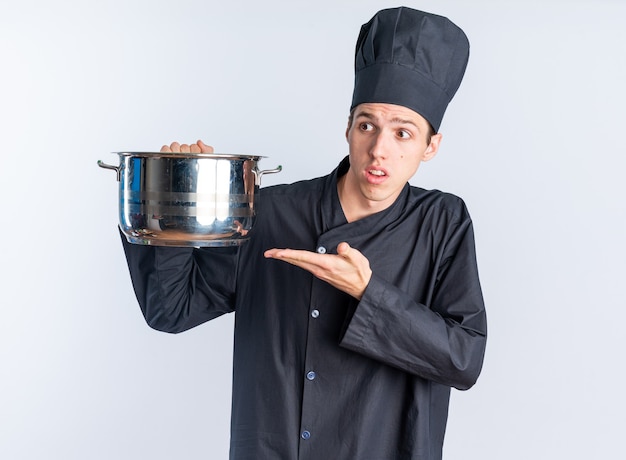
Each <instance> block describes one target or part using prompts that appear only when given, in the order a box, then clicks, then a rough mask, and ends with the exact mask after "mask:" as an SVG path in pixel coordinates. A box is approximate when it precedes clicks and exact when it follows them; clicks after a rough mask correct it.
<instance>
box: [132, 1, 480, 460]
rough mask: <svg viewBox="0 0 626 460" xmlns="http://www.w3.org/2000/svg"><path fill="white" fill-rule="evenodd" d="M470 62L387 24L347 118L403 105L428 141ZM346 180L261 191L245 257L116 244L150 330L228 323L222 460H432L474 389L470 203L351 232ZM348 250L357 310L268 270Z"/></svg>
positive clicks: (410, 19) (403, 214)
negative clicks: (275, 256) (461, 401)
mask: <svg viewBox="0 0 626 460" xmlns="http://www.w3.org/2000/svg"><path fill="white" fill-rule="evenodd" d="M468 50H469V45H468V43H467V39H466V37H465V35H464V34H463V32H462V31H461V30H460V29H459V28H458V27H456V26H455V25H454V24H453V23H452V22H450V21H449V20H448V19H446V18H443V17H441V16H436V15H432V14H428V13H424V12H420V11H416V10H412V9H408V8H394V9H388V10H383V11H380V12H378V13H377V14H376V15H375V16H374V17H373V18H372V20H371V21H369V22H368V23H367V24H365V25H364V26H363V27H362V29H361V33H360V35H359V39H358V42H357V53H356V61H355V62H356V79H355V91H354V98H353V107H356V106H357V105H358V104H360V103H363V102H386V103H393V104H400V105H404V106H406V107H409V108H412V109H413V110H415V111H416V112H418V113H421V114H422V115H423V116H424V117H425V118H426V119H427V120H428V121H429V122H430V123H431V125H433V127H434V129H435V130H437V129H438V128H439V124H440V122H441V118H442V117H443V113H444V111H445V108H446V106H447V104H448V102H449V101H450V100H451V98H452V96H453V95H454V93H455V92H456V89H457V88H458V86H459V84H460V81H461V79H462V76H463V73H464V71H465V65H466V63H467V56H468ZM348 168H349V160H348V158H345V159H343V160H342V161H341V162H340V164H339V166H338V167H337V168H336V169H335V170H334V171H333V172H332V173H330V174H329V175H327V176H325V177H320V178H316V179H311V180H306V181H301V182H297V183H294V184H290V185H280V186H273V187H265V188H263V189H261V191H260V194H259V200H258V202H257V219H256V221H255V224H254V227H253V228H252V230H251V231H250V232H249V236H250V239H249V241H248V242H246V243H245V244H243V245H241V246H237V247H221V248H203V249H196V248H171V247H154V246H141V245H135V244H130V243H128V242H127V241H126V240H125V239H124V238H123V239H122V240H123V244H124V249H125V254H126V257H127V261H128V266H129V269H130V274H131V277H132V282H133V286H134V289H135V292H136V295H137V299H138V302H139V305H140V306H141V309H142V311H143V314H144V316H145V318H146V321H147V322H148V324H149V325H150V326H151V327H153V328H155V329H158V330H162V331H167V332H181V331H184V330H187V329H189V328H192V327H195V326H197V325H199V324H201V323H203V322H205V321H208V320H211V319H213V318H215V317H218V316H220V315H222V314H224V313H229V312H234V314H235V331H234V332H235V334H234V363H233V366H234V372H233V389H232V397H233V402H232V419H231V449H230V458H231V459H236V460H242V459H250V460H264V459H280V460H291V459H294V460H295V459H302V460H305V459H306V460H327V459H328V460H330V459H332V460H342V459H346V460H347V459H351V460H352V459H356V460H368V459H369V460H385V459H389V460H392V459H393V460H402V459H407V460H408V459H412V460H418V459H419V460H427V459H428V460H434V459H440V458H441V455H442V446H443V439H444V432H445V426H446V421H447V412H448V402H449V396H450V388H451V387H455V388H458V389H462V390H463V389H467V388H469V387H471V386H472V385H473V384H474V383H475V381H476V379H477V378H478V375H479V373H480V370H481V366H482V362H483V356H484V350H485V342H486V317H485V309H484V304H483V299H482V294H481V289H480V283H479V278H478V271H477V266H476V257H475V249H474V235H473V228H472V221H471V219H470V216H469V214H468V212H467V209H466V207H465V205H464V203H463V201H462V200H461V199H460V198H458V197H456V196H454V195H451V194H447V193H443V192H440V191H436V190H434V191H427V190H424V189H421V188H418V187H414V186H410V185H409V184H406V185H405V187H404V188H403V190H402V192H401V193H400V195H399V197H398V198H397V200H396V201H395V202H394V203H393V204H392V205H391V206H390V207H388V208H387V209H385V210H383V211H381V212H378V213H375V214H372V215H370V216H368V217H365V218H363V219H360V220H357V221H355V222H350V223H349V222H347V220H346V217H345V216H344V213H343V211H342V207H341V204H340V202H339V196H338V192H337V180H338V178H340V177H341V176H342V175H344V174H345V173H346V172H347V170H348ZM344 241H345V242H348V243H349V244H350V246H351V247H353V248H356V249H358V250H359V251H360V252H362V253H363V254H364V255H365V257H367V259H368V260H369V262H370V266H371V269H372V272H373V275H372V278H371V280H370V282H369V284H368V286H367V288H366V290H365V292H364V294H363V296H362V298H361V300H360V301H359V300H356V299H355V298H352V297H351V296H349V295H348V294H346V293H344V292H342V291H339V290H337V289H335V288H334V287H332V286H331V285H329V284H327V283H326V282H324V281H321V280H319V279H318V278H315V277H314V276H313V275H311V274H310V273H309V272H308V271H305V270H302V269H300V268H298V267H295V266H293V265H290V264H287V263H284V262H280V261H277V260H272V259H266V258H264V257H263V253H264V251H265V250H267V249H269V248H292V249H305V250H310V251H317V252H318V253H336V249H337V245H338V244H339V243H340V242H344ZM172 397H173V396H172ZM164 404H168V405H169V404H172V401H167V402H165V403H164Z"/></svg>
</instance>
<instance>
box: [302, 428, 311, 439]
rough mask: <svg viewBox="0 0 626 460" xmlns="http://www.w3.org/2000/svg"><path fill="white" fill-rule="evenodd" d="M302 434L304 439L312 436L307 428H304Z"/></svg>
mask: <svg viewBox="0 0 626 460" xmlns="http://www.w3.org/2000/svg"><path fill="white" fill-rule="evenodd" d="M300 436H302V439H309V438H310V437H311V433H309V432H308V431H307V430H304V431H303V432H302V434H301V435H300Z"/></svg>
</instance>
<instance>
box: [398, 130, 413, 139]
mask: <svg viewBox="0 0 626 460" xmlns="http://www.w3.org/2000/svg"><path fill="white" fill-rule="evenodd" d="M398 137H399V138H400V139H410V138H411V133H410V132H408V131H407V130H406V129H401V130H399V131H398Z"/></svg>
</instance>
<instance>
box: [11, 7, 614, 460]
mask: <svg viewBox="0 0 626 460" xmlns="http://www.w3.org/2000/svg"><path fill="white" fill-rule="evenodd" d="M404 3H405V4H406V5H407V6H413V7H416V8H419V9H424V10H427V11H432V12H436V13H439V14H443V15H447V16H448V17H450V18H451V19H452V20H454V21H455V22H457V23H458V24H459V25H460V26H462V27H463V28H464V29H465V31H466V32H467V34H468V35H469V37H470V41H471V43H472V56H471V60H470V66H469V68H468V71H467V75H466V79H465V81H464V82H463V84H462V86H461V88H460V90H459V93H458V95H457V97H456V99H455V100H454V101H453V102H452V104H451V106H450V108H449V111H448V114H447V116H446V119H445V120H444V123H443V126H442V132H443V133H444V144H443V145H442V150H441V151H440V154H439V155H438V157H437V158H436V159H435V160H434V161H433V162H431V163H428V164H426V165H424V166H423V167H422V169H420V171H419V172H418V174H417V176H416V177H415V178H414V180H413V183H414V184H416V185H421V186H424V187H427V188H439V189H443V190H447V191H451V192H454V193H457V194H459V195H461V196H462V197H463V198H465V200H466V202H467V204H468V206H469V208H470V211H471V213H472V215H473V218H474V221H475V229H476V233H477V247H478V254H479V265H480V269H481V275H482V283H483V287H484V293H485V299H486V301H487V306H488V315H489V327H490V339H489V343H488V353H487V357H486V361H485V367H484V371H483V374H482V376H481V378H480V380H479V382H478V384H477V385H476V386H475V387H474V388H473V389H472V390H470V391H468V392H464V393H461V392H454V393H453V398H452V405H451V414H450V422H449V425H448V427H449V428H448V434H447V440H446V448H445V452H446V458H447V459H448V460H453V459H462V460H467V459H481V460H482V459H497V460H500V459H507V460H517V459H519V460H528V459H556V458H567V459H571V458H580V459H590V458H595V459H615V458H622V456H623V453H620V449H621V445H622V442H621V437H622V432H623V429H624V422H623V420H624V419H623V412H624V410H625V409H626V400H625V399H626V398H625V396H624V392H623V390H622V383H623V381H624V372H623V370H622V368H623V363H624V357H623V353H624V351H625V350H626V343H625V342H626V339H625V336H626V334H624V331H623V324H624V322H625V320H626V314H625V313H624V309H625V308H624V307H626V295H625V294H624V287H623V284H624V283H623V277H624V275H625V274H626V270H625V269H626V267H625V262H624V260H625V258H626V244H625V242H624V236H625V230H626V204H625V201H624V193H625V191H626V190H625V186H624V182H625V181H624V169H625V166H626V161H625V159H624V158H625V157H626V151H625V150H626V149H625V147H624V145H625V142H624V123H625V122H626V116H625V115H626V114H625V113H624V112H625V107H626V91H625V90H624V82H625V81H626V58H625V55H626V53H625V52H624V44H625V43H626V32H625V30H624V27H623V23H624V18H625V17H626V3H624V2H621V1H619V0H615V1H609V0H604V1H590V0H589V1H542V2H538V1H528V0H525V1H521V0H520V1H507V2H496V1H492V2H489V1H485V0H483V1H472V2H467V1H463V0H454V1H453V0H449V1H435V0H429V1H406V2H404ZM388 6H397V5H396V4H393V3H392V4H389V3H383V2H380V1H374V0H362V1H358V2H357V1H343V2H338V1H336V0H332V1H331V0H318V1H316V2H299V1H283V2H281V1H279V0H268V1H266V2H257V1H252V0H247V1H229V2H225V1H219V2H218V1H213V0H211V1H199V0H196V1H191V0H177V1H176V2H166V1H165V0H160V1H155V0H144V1H141V0H110V1H107V2H96V1H91V2H87V1H70V0H57V1H55V2H47V1H43V0H32V1H28V0H25V1H20V2H18V1H16V0H13V2H10V1H4V2H3V3H2V4H1V5H0V53H1V54H0V62H1V70H0V132H1V136H0V145H1V146H2V157H3V161H2V167H1V168H0V175H1V177H0V190H1V193H0V196H1V197H2V206H1V209H2V221H1V222H2V223H1V226H0V231H1V232H2V243H3V244H2V256H1V260H2V262H1V263H2V267H3V274H2V276H1V278H0V292H2V294H3V295H2V300H1V307H0V458H3V459H29V460H30V459H50V458H54V459H64V460H69V459H85V458H89V459H113V458H115V459H138V458H150V459H172V458H177V459H178V458H181V459H182V458H184V459H201V458H203V459H206V458H210V459H222V458H226V457H227V451H228V432H229V412H230V371H231V368H230V359H231V342H232V318H231V317H226V318H221V319H218V320H216V321H213V322H211V323H209V324H206V325H203V326H201V327H198V328H196V329H195V330H192V331H189V332H186V333H184V334H181V335H178V336H171V335H166V334H162V333H158V332H155V331H152V330H150V329H149V328H148V327H147V326H146V325H145V323H144V322H143V319H142V317H141V314H140V311H139V308H138V307H137V305H136V301H135V299H134V295H133V291H132V288H131V285H130V280H129V277H128V274H127V271H126V267H125V260H124V257H123V254H122V248H121V245H120V241H119V236H118V233H117V230H116V223H117V209H116V206H117V199H116V194H117V183H116V182H115V178H114V173H112V172H110V171H105V170H101V169H100V168H98V167H97V166H96V161H97V160H98V159H103V160H106V161H108V162H112V163H116V161H117V157H116V156H114V155H111V154H110V153H109V152H111V151H118V150H156V149H158V148H159V147H160V146H161V144H163V143H166V142H170V141H172V140H179V141H195V140H196V139H197V138H202V139H204V140H205V141H207V142H211V143H213V144H214V145H215V146H216V147H217V150H218V151H224V152H241V153H254V154H261V155H265V156H267V157H268V158H267V159H264V160H263V161H262V162H261V166H263V167H265V168H272V167H274V166H275V165H277V164H282V165H283V167H284V171H283V172H282V173H281V174H279V175H276V176H266V177H264V178H263V180H264V184H265V185H268V184H272V183H277V182H291V181H294V180H297V179H301V178H308V177H313V176H317V175H321V174H325V173H327V172H329V171H330V170H331V169H333V168H334V167H335V165H336V163H337V162H338V161H339V159H340V158H341V157H342V156H343V155H344V154H346V152H347V149H346V143H345V140H344V138H343V135H344V127H345V123H346V117H347V110H348V106H349V103H350V97H351V88H352V56H353V50H354V42H355V40H356V36H357V34H358V31H359V28H360V25H361V24H362V23H364V22H366V21H367V20H368V19H369V18H370V17H371V16H372V15H373V13H374V12H375V11H376V10H377V9H379V8H382V7H388Z"/></svg>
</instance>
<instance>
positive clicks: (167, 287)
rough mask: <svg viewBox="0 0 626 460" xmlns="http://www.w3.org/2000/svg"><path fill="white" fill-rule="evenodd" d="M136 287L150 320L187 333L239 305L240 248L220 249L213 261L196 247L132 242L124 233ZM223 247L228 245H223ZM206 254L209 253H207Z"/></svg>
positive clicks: (156, 325)
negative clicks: (236, 285) (236, 298)
mask: <svg viewBox="0 0 626 460" xmlns="http://www.w3.org/2000/svg"><path fill="white" fill-rule="evenodd" d="M122 243H123V246H124V253H125V255H126V260H127V262H128V268H129V271H130V276H131V280H132V283H133V288H134V290H135V295H136V297H137V301H138V303H139V306H140V307H141V311H142V313H143V315H144V318H145V319H146V322H147V323H148V325H149V326H150V327H152V328H154V329H157V330H160V331H164V332H172V333H177V332H182V331H184V330H187V329H190V328H192V327H195V326H197V325H198V324H201V323H204V322H206V321H208V320H211V319H213V318H216V317H217V316H220V315H222V314H224V313H227V312H229V311H232V310H233V308H234V307H233V304H234V300H233V299H234V296H233V295H232V294H231V293H232V292H234V288H233V286H234V279H235V271H236V259H237V258H236V249H234V248H228V249H222V248H216V250H215V251H213V252H212V253H211V254H209V255H208V257H210V258H211V259H214V264H213V265H215V264H219V270H216V272H219V273H217V275H216V273H211V268H210V266H209V265H210V264H208V263H207V262H206V261H203V262H202V261H201V262H199V261H198V259H199V258H202V257H203V256H202V255H200V254H199V253H198V251H197V250H194V249H193V248H169V247H155V246H142V245H136V244H131V243H128V242H127V241H126V239H125V238H124V236H123V235H122ZM218 249H222V250H218ZM204 257H207V256H206V255H205V256H204Z"/></svg>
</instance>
